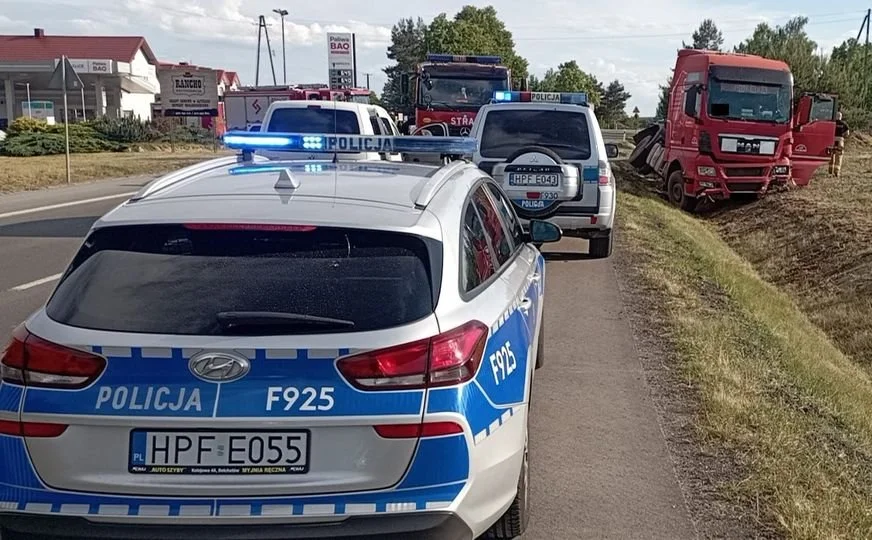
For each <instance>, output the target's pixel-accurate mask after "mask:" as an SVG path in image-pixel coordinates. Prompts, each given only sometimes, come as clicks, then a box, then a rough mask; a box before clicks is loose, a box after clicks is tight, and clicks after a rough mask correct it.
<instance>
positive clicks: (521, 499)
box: [482, 411, 530, 540]
mask: <svg viewBox="0 0 872 540" xmlns="http://www.w3.org/2000/svg"><path fill="white" fill-rule="evenodd" d="M528 414H529V411H528ZM527 425H528V426H529V420H528V421H527ZM529 441H530V435H529V430H528V432H527V433H526V434H525V435H524V460H523V461H522V462H521V475H520V478H518V493H517V495H515V500H513V501H512V505H511V506H509V509H508V510H506V513H505V514H503V515H502V516H501V517H500V519H499V521H497V522H496V523H494V524H493V525H491V528H490V529H488V531H487V532H486V533H484V536H482V538H487V539H492V540H509V539H512V538H517V537H519V536H521V535H522V534H524V531H526V530H527V524H528V523H529V522H530V507H529V500H530V495H529V486H530V464H529V452H528V449H529V446H530V442H529Z"/></svg>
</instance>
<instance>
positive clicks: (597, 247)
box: [588, 231, 614, 259]
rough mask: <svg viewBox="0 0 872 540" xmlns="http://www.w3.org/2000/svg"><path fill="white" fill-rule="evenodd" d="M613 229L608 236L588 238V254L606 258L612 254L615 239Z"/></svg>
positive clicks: (597, 257)
mask: <svg viewBox="0 0 872 540" xmlns="http://www.w3.org/2000/svg"><path fill="white" fill-rule="evenodd" d="M613 238H614V237H613V236H612V231H609V234H608V236H600V237H597V238H591V239H590V240H588V246H589V247H588V254H589V255H590V256H591V257H593V258H595V259H605V258H606V257H609V256H610V255H611V254H612V247H613V246H614V240H613Z"/></svg>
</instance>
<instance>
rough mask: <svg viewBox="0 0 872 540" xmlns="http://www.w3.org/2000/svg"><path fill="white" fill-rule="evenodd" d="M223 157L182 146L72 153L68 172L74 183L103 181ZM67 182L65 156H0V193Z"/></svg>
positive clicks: (169, 169) (202, 149)
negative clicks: (97, 152)
mask: <svg viewBox="0 0 872 540" xmlns="http://www.w3.org/2000/svg"><path fill="white" fill-rule="evenodd" d="M221 155H224V154H223V153H222V152H221V151H220V150H219V152H218V153H215V152H213V151H212V149H211V148H209V149H207V148H203V147H193V146H192V147H184V148H177V149H176V151H175V152H168V151H164V150H162V149H155V150H144V151H141V152H112V153H100V154H73V155H71V156H70V170H71V177H72V181H73V182H87V181H91V180H99V179H102V178H114V177H121V176H134V175H139V174H161V173H165V172H168V171H172V170H173V169H178V168H180V167H185V166H187V165H192V164H194V163H197V162H200V161H203V160H207V159H212V158H215V157H219V156H221ZM66 181H67V177H66V164H65V163H64V156H63V155H60V156H39V157H26V158H18V157H0V193H4V192H13V191H25V190H34V189H42V188H45V187H49V186H55V185H62V184H65V183H66Z"/></svg>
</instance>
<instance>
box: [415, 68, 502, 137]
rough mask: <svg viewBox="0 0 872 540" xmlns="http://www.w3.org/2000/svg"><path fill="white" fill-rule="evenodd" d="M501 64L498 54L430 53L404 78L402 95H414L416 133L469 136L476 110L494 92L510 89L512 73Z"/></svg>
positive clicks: (486, 101)
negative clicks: (456, 54)
mask: <svg viewBox="0 0 872 540" xmlns="http://www.w3.org/2000/svg"><path fill="white" fill-rule="evenodd" d="M501 64H502V59H501V58H500V57H499V56H455V55H451V54H428V55H427V60H426V61H425V62H422V63H420V64H418V65H417V66H416V68H415V73H414V74H412V75H411V77H410V76H409V75H408V74H406V75H403V77H402V90H403V95H406V96H408V95H410V94H411V95H412V96H413V99H412V107H411V108H412V109H413V114H414V122H415V123H414V127H413V128H412V129H413V130H414V132H416V133H420V134H429V135H437V136H445V135H452V136H458V135H461V136H465V135H468V134H469V130H470V128H471V127H472V122H473V120H475V115H476V113H478V110H479V109H480V108H481V107H482V105H485V104H487V103H490V100H491V98H492V97H493V95H494V92H495V91H498V90H510V89H511V84H512V75H511V72H510V70H509V68H508V67H506V66H504V65H501ZM410 85H412V86H413V88H411V90H412V91H411V92H410V88H409V87H410ZM410 112H412V111H410ZM410 116H411V115H410ZM424 130H426V132H427V133H422V132H423V131H424ZM410 131H412V130H410Z"/></svg>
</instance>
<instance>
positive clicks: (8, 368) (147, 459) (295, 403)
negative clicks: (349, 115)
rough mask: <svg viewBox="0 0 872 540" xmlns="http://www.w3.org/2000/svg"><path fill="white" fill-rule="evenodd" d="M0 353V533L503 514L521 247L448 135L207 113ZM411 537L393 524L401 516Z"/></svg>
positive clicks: (525, 327)
mask: <svg viewBox="0 0 872 540" xmlns="http://www.w3.org/2000/svg"><path fill="white" fill-rule="evenodd" d="M225 143H226V145H227V146H229V147H231V148H236V149H239V150H241V154H240V155H239V156H230V157H227V158H219V159H216V160H211V161H208V162H205V163H202V164H198V165H194V166H191V167H188V168H185V169H182V170H179V171H177V172H174V173H172V174H169V175H167V176H165V177H162V178H160V179H158V180H155V181H153V182H152V183H150V184H149V185H148V186H146V187H145V188H143V189H142V190H141V191H140V192H139V193H138V194H136V195H135V196H134V197H132V198H131V199H130V200H128V201H126V202H125V203H123V204H121V205H120V206H118V207H117V208H115V209H113V210H112V211H110V212H109V213H108V214H106V215H104V216H103V217H101V218H100V219H99V220H98V221H97V222H96V223H95V224H94V226H93V228H92V229H91V230H90V232H89V233H88V235H87V237H86V239H85V241H84V243H83V244H82V246H81V249H80V250H79V251H78V253H77V254H76V255H75V257H74V258H73V260H72V262H71V264H70V266H69V267H68V269H67V270H66V272H65V273H64V275H63V277H62V278H61V280H60V281H59V283H58V285H57V287H56V289H55V290H54V291H53V293H52V295H51V297H50V299H49V300H48V302H47V304H46V305H45V306H44V307H43V308H41V309H40V310H38V311H37V312H36V313H35V314H34V315H32V316H31V317H30V318H29V319H28V320H27V321H26V322H25V323H23V324H22V325H21V326H19V327H18V328H17V329H16V330H15V331H14V334H13V337H12V340H11V341H10V342H9V345H8V347H7V348H6V349H5V350H4V351H3V352H2V355H0V366H2V383H0V456H2V459H0V531H2V532H0V536H2V538H3V540H18V539H34V538H43V536H38V535H40V534H44V535H47V536H46V537H48V538H55V537H56V536H52V535H58V536H57V537H61V536H62V537H63V538H80V539H82V538H88V539H91V538H110V537H111V538H117V539H122V538H140V539H143V538H149V539H155V538H161V539H165V538H166V539H169V538H173V539H181V538H185V539H193V538H210V539H219V538H247V539H267V538H268V539H277V538H283V539H284V538H341V537H353V536H366V537H368V538H406V537H413V538H416V539H421V538H424V539H426V538H434V539H435V538H438V539H440V540H445V539H448V540H450V539H471V538H474V537H477V536H480V535H485V537H488V538H513V537H516V536H517V535H520V534H521V533H522V532H523V530H524V527H525V524H526V523H527V518H528V506H527V500H528V491H527V486H528V473H529V469H528V465H527V463H528V460H527V424H528V412H529V404H530V392H531V384H532V382H533V373H534V369H535V367H537V366H539V365H541V364H542V356H541V355H542V351H543V347H542V339H543V337H542V312H543V302H544V296H543V292H544V277H545V266H544V261H543V257H542V256H541V254H540V253H539V252H538V251H537V250H536V249H535V248H534V247H532V245H531V244H532V243H540V242H551V241H557V240H559V238H560V230H559V227H557V226H555V225H553V224H551V223H548V222H544V221H536V220H533V221H532V222H531V224H530V227H529V230H528V232H525V231H523V230H522V228H521V226H520V224H519V221H518V218H517V216H516V215H515V213H514V211H513V210H512V206H511V203H510V202H509V201H508V200H507V199H506V198H505V196H504V195H503V193H502V192H501V190H500V189H499V186H497V184H496V183H495V182H494V181H493V180H492V179H491V178H490V177H488V176H487V175H485V174H484V173H483V172H482V171H481V170H480V169H478V168H477V167H475V165H473V164H471V163H469V162H466V161H461V160H456V161H451V162H450V163H448V164H446V165H444V166H425V165H420V164H411V163H393V162H386V161H372V162H365V161H358V162H353V161H352V162H342V161H341V160H340V161H337V162H332V161H322V162H316V161H307V160H286V161H278V160H267V159H265V158H263V157H262V156H259V155H258V152H260V151H262V150H263V149H270V150H276V149H279V150H282V151H285V152H309V151H311V150H313V149H315V150H325V149H330V151H332V152H356V151H359V150H360V149H361V148H362V149H365V150H371V149H373V148H376V149H380V150H389V151H398V152H405V151H415V152H431V153H435V154H438V155H440V156H442V155H458V154H468V153H471V152H472V144H474V142H473V141H472V140H470V139H464V138H455V137H444V138H436V137H426V138H425V137H408V136H407V137H364V136H352V135H345V136H341V135H340V136H336V135H317V134H314V135H313V134H284V133H254V132H231V133H229V134H227V135H226V136H225ZM407 535H411V536H407Z"/></svg>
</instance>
